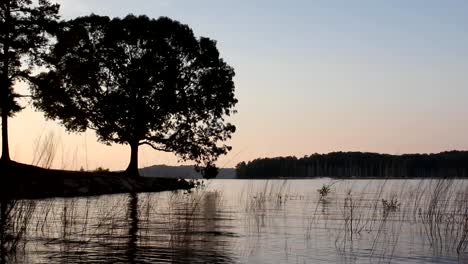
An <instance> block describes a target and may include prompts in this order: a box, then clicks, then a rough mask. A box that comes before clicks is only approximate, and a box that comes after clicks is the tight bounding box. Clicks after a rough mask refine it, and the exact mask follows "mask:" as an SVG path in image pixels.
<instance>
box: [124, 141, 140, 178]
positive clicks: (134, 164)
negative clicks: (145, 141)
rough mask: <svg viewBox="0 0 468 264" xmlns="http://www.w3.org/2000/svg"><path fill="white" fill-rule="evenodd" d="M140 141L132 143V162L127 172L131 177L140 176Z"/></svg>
mask: <svg viewBox="0 0 468 264" xmlns="http://www.w3.org/2000/svg"><path fill="white" fill-rule="evenodd" d="M138 146H139V145H138V143H130V162H129V164H128V167H127V169H126V170H125V174H127V176H130V177H138V176H140V174H139V173H138Z"/></svg>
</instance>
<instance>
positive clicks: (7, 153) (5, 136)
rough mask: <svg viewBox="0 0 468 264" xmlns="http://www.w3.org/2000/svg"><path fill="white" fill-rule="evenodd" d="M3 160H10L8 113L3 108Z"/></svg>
mask: <svg viewBox="0 0 468 264" xmlns="http://www.w3.org/2000/svg"><path fill="white" fill-rule="evenodd" d="M1 161H10V150H9V148H8V113H7V111H5V109H2V158H1Z"/></svg>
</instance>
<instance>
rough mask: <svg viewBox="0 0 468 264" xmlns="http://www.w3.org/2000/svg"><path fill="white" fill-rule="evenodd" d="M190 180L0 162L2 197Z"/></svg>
mask: <svg viewBox="0 0 468 264" xmlns="http://www.w3.org/2000/svg"><path fill="white" fill-rule="evenodd" d="M193 186H194V184H193V183H192V182H189V181H186V180H179V179H162V178H146V177H128V176H125V175H123V174H122V173H117V172H109V171H93V172H86V171H65V170H52V169H44V168H40V167H35V166H31V165H26V164H21V163H16V162H8V163H5V162H0V196H1V197H2V198H15V199H21V198H26V199H29V198H46V197H70V196H92V195H102V194H114V193H127V192H158V191H169V190H177V189H190V188H192V187H193Z"/></svg>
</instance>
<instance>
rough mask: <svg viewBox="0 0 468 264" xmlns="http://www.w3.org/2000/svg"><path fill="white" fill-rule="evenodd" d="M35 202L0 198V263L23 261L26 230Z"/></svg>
mask: <svg viewBox="0 0 468 264" xmlns="http://www.w3.org/2000/svg"><path fill="white" fill-rule="evenodd" d="M34 207H35V202H34V201H29V200H9V199H4V198H1V199H0V263H1V264H5V263H11V262H25V260H24V259H25V243H26V242H25V240H23V239H22V238H23V237H24V236H25V235H26V230H27V227H28V223H29V221H30V219H31V216H32V214H33V212H34ZM21 258H24V259H23V260H20V259H21Z"/></svg>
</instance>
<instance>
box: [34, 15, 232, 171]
mask: <svg viewBox="0 0 468 264" xmlns="http://www.w3.org/2000/svg"><path fill="white" fill-rule="evenodd" d="M50 64H51V65H53V67H51V68H50V71H49V72H48V73H46V74H42V75H41V76H40V77H39V78H38V81H37V84H38V85H37V86H36V89H35V97H37V98H38V100H37V101H36V102H35V105H36V106H37V108H39V109H41V110H43V111H44V112H45V115H46V117H47V118H51V119H58V120H60V121H61V122H62V124H63V125H64V126H65V127H66V128H67V129H68V130H70V131H78V132H82V131H85V130H86V129H92V130H95V131H96V134H97V136H98V139H99V140H100V141H101V142H103V143H106V144H111V143H118V144H128V145H129V146H130V149H131V157H130V162H129V165H128V168H127V170H126V172H127V173H128V174H130V175H138V147H139V146H141V145H149V146H151V147H152V148H153V149H155V150H160V151H166V152H173V153H175V154H176V155H178V156H179V157H180V158H181V159H182V160H194V161H196V162H197V164H201V163H204V165H207V168H211V167H212V165H213V162H214V161H215V160H216V158H217V157H218V156H219V155H221V154H225V153H226V152H227V151H228V150H230V147H229V146H226V145H224V144H223V143H222V142H223V141H225V140H227V139H229V138H230V137H231V134H232V133H233V132H234V131H235V126H233V125H231V124H230V123H227V122H225V120H224V117H225V116H229V115H230V114H232V113H234V112H235V111H234V110H233V107H234V105H235V104H236V103H237V100H236V99H235V97H234V83H233V80H232V78H233V76H234V70H233V68H232V67H230V66H229V65H227V64H226V63H225V62H224V61H223V59H221V58H220V57H219V52H218V50H217V48H216V42H215V41H213V40H211V39H208V38H203V37H202V38H195V37H194V34H193V32H192V30H191V29H190V28H189V27H188V26H187V25H183V24H181V23H179V22H177V21H174V20H171V19H169V18H166V17H161V18H159V19H149V18H148V17H146V16H138V17H136V16H133V15H129V16H127V17H125V18H124V19H119V18H114V19H109V18H108V17H103V16H96V15H91V16H87V17H81V18H77V19H75V20H71V21H68V22H67V23H65V24H64V25H63V30H62V31H61V32H60V33H59V34H58V35H57V44H56V45H55V47H54V49H53V52H52V57H51V58H50ZM208 171H209V172H210V174H211V172H213V171H214V170H212V169H209V170H208Z"/></svg>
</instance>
